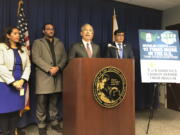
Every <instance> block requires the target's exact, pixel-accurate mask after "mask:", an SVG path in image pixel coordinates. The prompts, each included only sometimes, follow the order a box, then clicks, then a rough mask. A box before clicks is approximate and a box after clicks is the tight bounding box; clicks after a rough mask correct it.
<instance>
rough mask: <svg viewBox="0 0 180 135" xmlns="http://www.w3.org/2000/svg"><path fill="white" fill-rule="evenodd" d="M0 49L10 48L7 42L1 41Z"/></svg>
mask: <svg viewBox="0 0 180 135" xmlns="http://www.w3.org/2000/svg"><path fill="white" fill-rule="evenodd" d="M0 49H1V50H4V49H8V46H7V45H6V44H5V43H0Z"/></svg>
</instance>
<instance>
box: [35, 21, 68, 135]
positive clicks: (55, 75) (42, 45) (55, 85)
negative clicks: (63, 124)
mask: <svg viewBox="0 0 180 135" xmlns="http://www.w3.org/2000/svg"><path fill="white" fill-rule="evenodd" d="M54 32H55V28H54V25H53V24H45V25H44V27H43V34H44V37H43V38H41V39H37V40H35V41H34V43H33V46H32V61H33V63H34V64H35V70H36V79H35V81H36V84H35V93H36V94H37V108H36V117H37V120H38V129H39V134H40V135H46V134H47V132H46V116H47V114H46V112H47V108H48V109H49V110H48V112H49V116H50V120H51V128H52V129H54V130H55V131H57V132H62V128H60V126H59V123H58V120H57V114H58V109H57V107H56V103H57V100H58V96H59V95H60V92H61V91H62V81H61V77H62V70H63V68H64V66H65V64H66V61H67V55H66V52H65V49H64V45H63V43H62V42H61V41H60V40H59V39H57V38H55V37H54ZM47 105H49V106H47Z"/></svg>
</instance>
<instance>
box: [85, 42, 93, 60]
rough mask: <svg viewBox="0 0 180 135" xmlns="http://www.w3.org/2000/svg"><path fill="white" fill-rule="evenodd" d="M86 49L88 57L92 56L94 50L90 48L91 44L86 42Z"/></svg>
mask: <svg viewBox="0 0 180 135" xmlns="http://www.w3.org/2000/svg"><path fill="white" fill-rule="evenodd" d="M86 51H87V54H88V57H89V58H91V57H92V52H91V49H90V44H88V43H87V44H86Z"/></svg>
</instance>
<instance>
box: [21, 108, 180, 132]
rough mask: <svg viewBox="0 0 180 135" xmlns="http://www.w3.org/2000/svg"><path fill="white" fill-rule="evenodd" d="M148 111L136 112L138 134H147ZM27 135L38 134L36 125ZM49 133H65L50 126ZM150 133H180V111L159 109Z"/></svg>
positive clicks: (28, 128) (151, 123)
mask: <svg viewBox="0 0 180 135" xmlns="http://www.w3.org/2000/svg"><path fill="white" fill-rule="evenodd" d="M148 115H149V112H148V111H138V112H136V135H146V129H147V123H148ZM23 130H24V131H25V132H26V135H38V129H37V127H36V125H30V126H28V127H26V128H24V129H23ZM47 133H48V135H63V134H61V133H57V132H55V131H53V130H52V129H51V128H50V127H48V132H47ZM148 135H180V112H177V111H174V110H170V109H158V110H155V112H154V118H153V119H152V120H151V122H150V127H149V134H148Z"/></svg>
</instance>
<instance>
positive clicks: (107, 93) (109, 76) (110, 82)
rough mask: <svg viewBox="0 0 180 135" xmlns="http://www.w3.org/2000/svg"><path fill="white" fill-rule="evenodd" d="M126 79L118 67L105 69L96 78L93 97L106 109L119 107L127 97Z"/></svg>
mask: <svg viewBox="0 0 180 135" xmlns="http://www.w3.org/2000/svg"><path fill="white" fill-rule="evenodd" d="M126 89H127V84H126V78H125V76H124V74H123V73H122V72H121V71H120V70H119V69H118V68H116V67H112V66H109V67H105V68H103V69H101V70H100V71H99V72H98V73H97V75H96V76H95V79H94V83H93V95H94V98H95V100H96V101H97V102H98V103H99V105H101V106H102V107H105V108H114V107H116V106H118V105H119V104H120V103H121V102H122V101H123V99H124V98H125V95H126Z"/></svg>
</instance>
